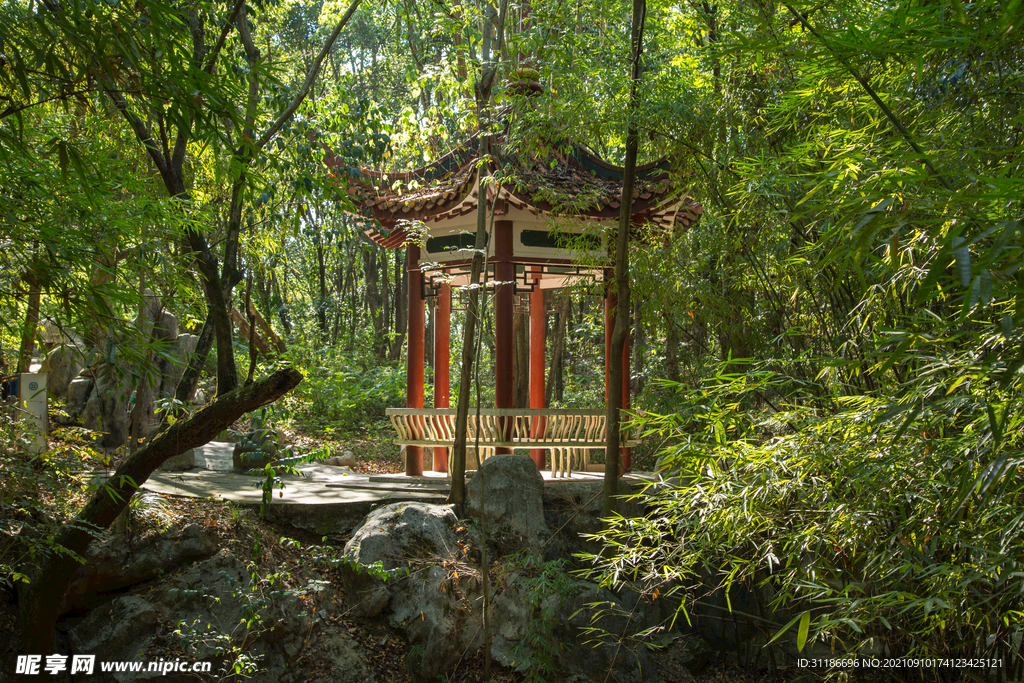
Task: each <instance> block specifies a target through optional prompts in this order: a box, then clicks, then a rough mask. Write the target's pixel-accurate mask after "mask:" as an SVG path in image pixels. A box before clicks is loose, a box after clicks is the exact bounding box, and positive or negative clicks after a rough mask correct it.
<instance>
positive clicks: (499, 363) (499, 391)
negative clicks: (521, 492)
mask: <svg viewBox="0 0 1024 683" xmlns="http://www.w3.org/2000/svg"><path fill="white" fill-rule="evenodd" d="M494 279H495V280H497V281H498V282H504V283H507V284H502V285H498V286H497V287H496V291H495V293H494V372H495V378H494V380H495V381H494V407H495V408H512V398H513V396H514V393H515V387H514V386H513V384H514V383H513V377H512V356H513V353H514V350H513V346H512V342H513V334H512V318H513V313H514V308H515V279H516V264H515V263H513V262H512V221H494ZM500 423H501V424H502V425H503V431H505V432H506V433H507V434H509V435H510V430H511V421H507V422H506V421H505V420H501V421H500ZM494 452H495V453H511V452H512V449H511V448H496V449H495V451H494Z"/></svg>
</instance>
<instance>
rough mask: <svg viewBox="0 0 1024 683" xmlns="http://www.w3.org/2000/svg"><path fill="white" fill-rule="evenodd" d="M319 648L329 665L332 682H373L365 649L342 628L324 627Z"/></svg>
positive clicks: (371, 670)
mask: <svg viewBox="0 0 1024 683" xmlns="http://www.w3.org/2000/svg"><path fill="white" fill-rule="evenodd" d="M319 649H320V651H321V652H322V653H323V656H324V658H325V659H326V660H327V662H326V663H327V665H328V666H330V671H331V681H333V683H374V675H373V669H371V668H370V667H369V666H368V665H367V663H366V651H365V650H363V648H362V647H361V646H360V645H359V643H357V642H356V641H355V640H354V639H353V638H352V636H350V635H349V634H347V633H345V632H344V631H343V630H342V629H337V628H329V629H326V630H325V631H324V633H323V635H321V636H320V648H319Z"/></svg>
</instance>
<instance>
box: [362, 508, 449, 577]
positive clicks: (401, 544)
mask: <svg viewBox="0 0 1024 683" xmlns="http://www.w3.org/2000/svg"><path fill="white" fill-rule="evenodd" d="M458 521H459V520H458V517H456V516H455V511H454V510H453V509H452V506H450V505H434V504H431V503H416V502H412V503H392V504H391V505H385V506H383V507H379V508H377V509H376V510H374V511H373V512H371V513H370V514H369V515H367V516H366V519H365V520H363V523H362V524H361V525H360V526H359V527H357V528H356V530H355V531H354V532H353V533H352V538H351V539H350V540H349V542H348V543H347V544H346V545H345V557H346V558H348V559H349V560H353V561H355V562H358V563H359V564H361V565H372V564H374V563H376V562H380V563H381V564H382V565H383V568H384V569H385V570H393V569H397V568H399V567H409V566H410V564H411V563H412V561H413V560H416V559H437V560H438V561H442V560H445V559H455V558H456V557H457V552H458V537H457V536H456V535H455V531H454V527H455V525H456V524H457V523H458Z"/></svg>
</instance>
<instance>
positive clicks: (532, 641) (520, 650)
mask: <svg viewBox="0 0 1024 683" xmlns="http://www.w3.org/2000/svg"><path fill="white" fill-rule="evenodd" d="M501 571H502V576H503V577H509V575H518V576H519V577H520V578H519V580H520V581H521V582H522V583H523V584H524V590H523V592H524V593H525V595H526V599H527V603H528V604H529V605H530V607H531V609H532V612H533V615H534V616H533V618H532V619H530V621H529V622H528V623H527V625H526V634H525V635H524V636H523V638H522V640H520V641H519V642H518V643H516V646H515V648H513V650H512V656H513V658H514V666H515V667H516V668H517V669H518V670H520V671H522V672H523V673H524V674H525V678H524V679H523V680H524V681H525V682H526V683H546V681H548V680H550V678H551V676H552V675H553V674H554V673H555V666H556V664H557V660H558V656H559V655H560V654H561V653H562V650H563V649H564V648H565V645H564V643H562V641H561V639H560V638H557V637H556V636H555V632H554V631H555V626H556V624H558V619H557V618H556V616H557V614H558V610H559V608H560V607H561V606H562V604H563V603H565V602H566V601H567V600H571V599H572V598H573V597H575V596H576V595H577V594H579V592H580V587H579V584H578V583H577V582H576V581H574V580H573V579H572V577H571V576H569V574H568V573H566V571H565V561H564V560H553V561H550V562H543V561H541V559H540V558H539V557H537V556H536V555H535V554H533V553H530V552H529V551H522V552H520V553H519V554H517V555H514V556H512V558H511V561H510V562H507V563H505V564H504V565H503V566H502V569H501Z"/></svg>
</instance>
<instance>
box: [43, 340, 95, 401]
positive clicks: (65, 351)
mask: <svg viewBox="0 0 1024 683" xmlns="http://www.w3.org/2000/svg"><path fill="white" fill-rule="evenodd" d="M84 362H85V354H83V353H82V351H81V350H80V349H79V348H78V347H77V346H75V345H74V344H60V345H58V346H55V347H54V348H53V350H51V351H50V352H49V353H48V354H46V358H44V359H43V363H42V366H41V367H40V369H39V371H40V372H45V373H47V374H48V375H49V377H48V378H47V387H48V388H49V390H50V395H51V396H53V397H54V398H56V399H58V400H61V401H63V400H65V398H67V393H68V386H69V385H70V384H71V380H73V379H74V378H75V377H77V376H78V373H79V372H81V371H82V365H83V363H84Z"/></svg>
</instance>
